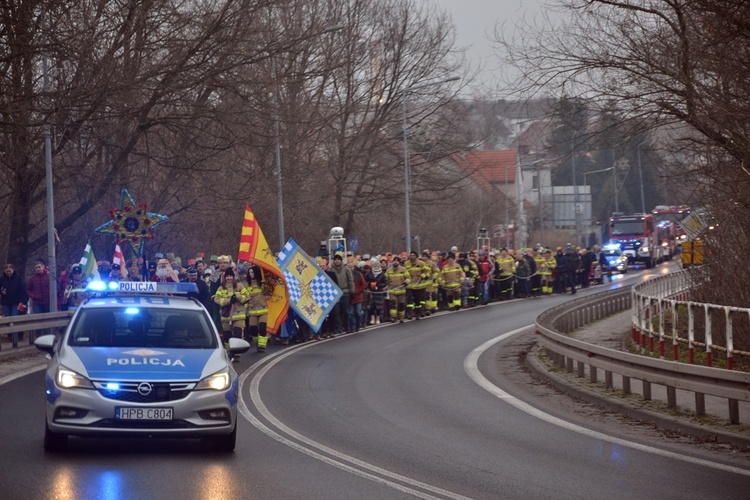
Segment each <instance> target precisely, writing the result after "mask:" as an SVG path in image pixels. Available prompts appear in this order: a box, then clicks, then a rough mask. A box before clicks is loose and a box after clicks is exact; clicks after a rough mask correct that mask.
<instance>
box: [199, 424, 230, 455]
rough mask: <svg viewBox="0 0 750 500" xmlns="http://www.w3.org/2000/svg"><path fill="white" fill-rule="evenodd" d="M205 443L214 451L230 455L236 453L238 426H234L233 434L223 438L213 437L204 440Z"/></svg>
mask: <svg viewBox="0 0 750 500" xmlns="http://www.w3.org/2000/svg"><path fill="white" fill-rule="evenodd" d="M204 443H205V444H206V445H208V447H209V448H210V449H211V450H213V451H218V452H221V453H230V452H232V451H234V447H235V444H236V443H237V424H236V423H235V424H234V429H232V432H231V433H229V434H226V435H223V436H211V437H209V438H204Z"/></svg>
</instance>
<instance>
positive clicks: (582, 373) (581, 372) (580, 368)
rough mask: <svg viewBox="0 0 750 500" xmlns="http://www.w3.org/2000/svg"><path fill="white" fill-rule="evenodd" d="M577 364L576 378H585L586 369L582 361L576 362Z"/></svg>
mask: <svg viewBox="0 0 750 500" xmlns="http://www.w3.org/2000/svg"><path fill="white" fill-rule="evenodd" d="M576 363H577V364H578V377H579V378H583V377H585V376H586V368H585V366H584V364H583V361H576Z"/></svg>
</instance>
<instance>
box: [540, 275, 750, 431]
mask: <svg viewBox="0 0 750 500" xmlns="http://www.w3.org/2000/svg"><path fill="white" fill-rule="evenodd" d="M655 286H660V285H655ZM664 293H667V292H664ZM634 296H635V295H634V293H633V292H632V291H631V289H630V288H623V289H618V290H610V291H607V292H603V293H599V294H596V295H593V296H588V297H581V298H579V299H576V300H573V301H570V302H566V303H564V304H561V305H559V306H557V307H553V308H552V309H548V310H547V311H545V312H543V313H542V314H541V315H539V317H538V318H537V320H536V331H537V333H538V334H539V340H540V343H541V345H542V346H543V347H544V348H545V350H546V352H547V353H548V355H549V356H550V358H551V359H552V360H553V361H554V362H555V363H556V364H557V365H558V366H560V367H561V368H563V369H565V370H567V371H568V372H569V373H573V372H574V371H576V372H577V375H578V376H579V377H582V378H583V377H585V373H586V366H588V367H589V378H590V381H591V382H592V383H596V382H597V378H598V370H600V369H601V370H603V371H604V379H605V387H606V388H608V389H611V388H613V387H614V384H613V376H614V374H618V375H619V376H621V377H622V387H623V391H624V392H625V393H627V394H630V393H631V379H637V380H640V381H641V382H642V383H643V399H644V400H650V399H651V384H657V385H663V386H665V387H666V389H667V405H668V406H669V407H671V408H674V407H676V406H677V393H676V391H677V389H684V390H687V391H690V392H693V393H695V412H696V414H698V415H704V414H705V395H706V394H708V395H712V396H718V397H722V398H726V399H727V400H728V404H729V420H730V422H731V423H732V424H739V421H740V418H739V401H750V373H746V372H738V371H731V370H724V369H719V368H712V367H708V366H697V365H691V364H686V363H678V362H675V361H667V360H663V359H654V358H650V357H646V356H642V355H638V354H632V353H629V352H622V351H617V350H614V349H609V348H606V347H601V346H596V345H592V344H588V343H586V342H583V341H581V340H576V339H574V338H571V337H569V336H568V335H567V334H569V333H572V332H573V331H575V330H576V329H578V328H581V327H583V326H586V325H587V324H590V323H593V322H595V321H598V320H600V319H603V318H605V317H607V316H610V315H613V314H615V313H618V312H622V311H626V310H628V309H629V308H631V306H632V304H633V302H632V300H633V297H634Z"/></svg>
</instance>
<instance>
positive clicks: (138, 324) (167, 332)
mask: <svg viewBox="0 0 750 500" xmlns="http://www.w3.org/2000/svg"><path fill="white" fill-rule="evenodd" d="M69 344H70V345H71V346H92V347H164V348H169V347H174V348H182V349H211V348H215V347H216V345H217V341H216V336H215V335H214V333H213V329H212V328H211V326H210V325H209V318H208V317H207V316H206V314H205V313H203V312H202V311H186V310H182V311H181V310H175V309H166V308H145V307H121V308H92V309H84V310H82V311H80V313H79V314H78V317H77V318H76V321H75V324H73V326H72V330H71V334H70V336H69Z"/></svg>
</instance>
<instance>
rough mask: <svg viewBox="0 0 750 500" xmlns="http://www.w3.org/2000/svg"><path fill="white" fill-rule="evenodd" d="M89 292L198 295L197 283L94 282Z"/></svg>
mask: <svg viewBox="0 0 750 500" xmlns="http://www.w3.org/2000/svg"><path fill="white" fill-rule="evenodd" d="M86 290H87V291H89V292H110V293H116V292H123V293H153V294H172V295H186V294H188V293H198V285H196V284H195V283H155V282H153V281H109V282H106V281H92V282H91V283H89V284H88V285H87V286H86Z"/></svg>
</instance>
